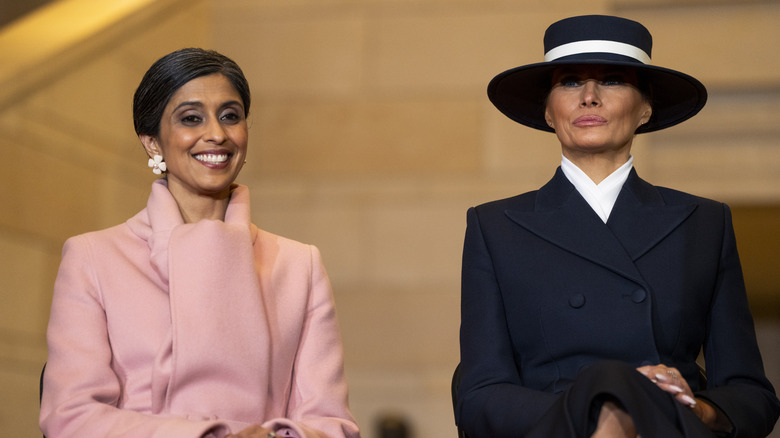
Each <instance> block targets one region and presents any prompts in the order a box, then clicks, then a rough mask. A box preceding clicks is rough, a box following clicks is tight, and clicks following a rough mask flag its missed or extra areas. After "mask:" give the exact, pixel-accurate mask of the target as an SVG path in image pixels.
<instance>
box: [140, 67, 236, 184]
mask: <svg viewBox="0 0 780 438" xmlns="http://www.w3.org/2000/svg"><path fill="white" fill-rule="evenodd" d="M244 114H245V111H244V105H243V103H242V100H241V96H240V95H239V93H238V92H237V91H236V89H235V88H234V87H233V85H232V84H231V83H230V81H229V80H228V79H227V78H226V77H225V76H224V75H222V74H218V73H217V74H211V75H208V76H201V77H198V78H195V79H193V80H191V81H189V82H187V83H186V84H184V85H183V86H182V87H181V88H179V89H178V90H176V92H175V93H174V94H173V96H171V99H170V100H169V101H168V103H167V105H166V106H165V110H164V111H163V115H162V119H161V120H160V131H159V134H158V135H156V136H151V135H146V134H141V135H139V138H140V139H141V142H142V143H143V145H144V148H145V149H146V151H147V153H148V154H149V155H150V156H153V155H155V154H158V155H162V157H163V159H164V160H165V163H166V166H167V178H168V189H169V190H170V192H171V194H173V195H174V197H175V198H177V199H178V198H179V195H183V196H190V195H195V196H209V197H213V198H225V197H227V196H228V195H229V193H230V185H231V184H232V183H233V181H235V179H236V177H237V176H238V173H239V171H241V167H242V166H243V165H244V160H245V158H246V152H247V140H248V135H247V123H246V116H245V115H244Z"/></svg>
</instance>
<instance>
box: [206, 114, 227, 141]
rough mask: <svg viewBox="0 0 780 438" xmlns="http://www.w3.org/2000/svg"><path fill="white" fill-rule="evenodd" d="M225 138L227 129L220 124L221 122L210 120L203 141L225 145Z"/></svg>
mask: <svg viewBox="0 0 780 438" xmlns="http://www.w3.org/2000/svg"><path fill="white" fill-rule="evenodd" d="M225 138H226V135H225V128H224V127H223V126H222V124H221V123H219V120H216V119H212V120H210V121H209V123H208V124H207V125H206V132H205V133H204V134H203V140H205V141H206V142H209V143H215V144H222V143H224V141H225Z"/></svg>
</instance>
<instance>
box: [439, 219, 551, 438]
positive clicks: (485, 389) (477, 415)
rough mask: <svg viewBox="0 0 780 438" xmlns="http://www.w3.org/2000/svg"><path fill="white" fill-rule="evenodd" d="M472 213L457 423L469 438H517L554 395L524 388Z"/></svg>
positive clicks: (487, 252)
mask: <svg viewBox="0 0 780 438" xmlns="http://www.w3.org/2000/svg"><path fill="white" fill-rule="evenodd" d="M482 233H483V231H482V228H481V225H480V222H479V217H478V214H477V210H476V209H474V208H471V209H469V211H468V213H467V227H466V237H465V243H464V247H463V266H462V272H461V328H460V345H461V384H460V389H459V397H458V403H457V406H456V413H455V414H456V415H455V417H456V422H457V424H458V426H459V427H460V428H461V429H463V430H464V431H466V433H467V434H468V435H469V436H471V437H475V438H477V437H482V436H485V437H487V436H489V437H517V436H522V435H523V434H524V433H525V432H526V431H527V430H528V429H529V428H530V427H531V426H532V425H534V424H535V423H536V422H537V421H538V419H539V418H540V417H541V416H542V415H543V413H544V412H545V411H547V409H548V408H549V407H550V406H551V405H552V403H553V402H554V401H555V399H556V396H555V395H552V394H549V393H545V392H542V391H537V390H532V389H529V388H526V387H524V386H523V381H522V376H521V374H520V371H519V370H518V367H517V365H516V362H515V357H514V353H513V347H512V342H511V339H510V335H509V330H508V328H507V319H506V313H505V311H504V305H503V301H502V296H501V289H500V285H499V284H498V282H497V279H496V275H495V272H494V268H493V263H492V259H491V254H490V249H489V248H488V247H487V245H486V243H485V239H484V237H483V234H482Z"/></svg>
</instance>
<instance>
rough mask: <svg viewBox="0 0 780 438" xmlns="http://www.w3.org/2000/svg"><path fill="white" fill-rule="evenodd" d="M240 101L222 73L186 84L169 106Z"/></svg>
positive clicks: (202, 77)
mask: <svg viewBox="0 0 780 438" xmlns="http://www.w3.org/2000/svg"><path fill="white" fill-rule="evenodd" d="M207 99H208V100H238V101H239V102H240V101H241V97H240V95H239V93H238V91H237V90H236V88H235V87H234V86H233V84H232V83H231V82H230V80H229V79H228V78H227V77H226V76H225V75H223V74H221V73H214V74H210V75H206V76H200V77H197V78H195V79H192V80H190V81H189V82H187V83H185V84H184V85H182V86H181V87H179V89H178V90H176V92H175V93H173V96H171V99H170V101H169V103H168V105H172V104H177V103H178V102H182V101H190V100H195V101H201V100H207Z"/></svg>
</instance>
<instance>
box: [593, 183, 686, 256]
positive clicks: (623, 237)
mask: <svg viewBox="0 0 780 438" xmlns="http://www.w3.org/2000/svg"><path fill="white" fill-rule="evenodd" d="M695 209H696V204H694V203H692V202H691V203H686V204H679V205H669V204H666V203H665V202H664V199H663V198H662V197H661V194H660V193H659V191H658V189H656V188H655V187H653V186H652V185H651V184H649V183H647V182H646V181H644V180H642V179H641V178H639V176H637V174H636V171H635V170H633V169H632V170H631V174H630V175H629V177H628V179H627V180H626V183H625V184H624V185H623V189H622V190H621V191H620V195H619V196H618V199H617V201H616V202H615V207H614V208H613V209H612V213H611V214H610V216H609V220H608V221H607V225H608V226H609V228H610V229H611V230H612V232H613V233H614V234H615V236H617V238H618V240H620V242H621V243H622V244H623V247H624V248H625V249H626V251H627V252H628V254H629V255H630V256H631V259H632V260H634V261H636V260H638V259H639V258H640V257H642V256H643V255H644V254H646V253H647V252H648V251H650V250H651V249H652V248H653V247H654V246H655V245H657V244H658V242H660V241H661V240H663V238H664V237H666V236H668V235H669V233H671V232H672V231H674V229H675V228H677V227H678V226H679V225H680V224H681V223H683V222H684V221H685V219H687V218H688V217H689V216H690V215H691V213H693V211H694V210H695Z"/></svg>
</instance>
